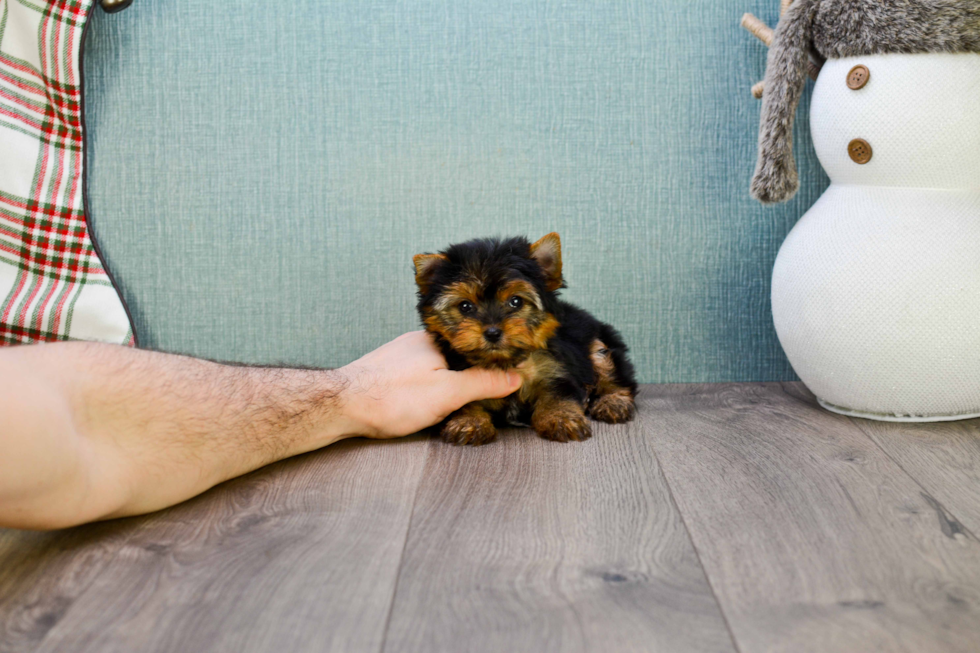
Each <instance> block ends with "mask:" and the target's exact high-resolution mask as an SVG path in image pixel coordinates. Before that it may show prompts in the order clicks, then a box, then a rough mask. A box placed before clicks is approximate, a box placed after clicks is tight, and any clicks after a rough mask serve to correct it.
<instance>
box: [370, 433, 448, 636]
mask: <svg viewBox="0 0 980 653" xmlns="http://www.w3.org/2000/svg"><path fill="white" fill-rule="evenodd" d="M435 444H436V442H435V440H434V439H431V438H430V440H429V446H427V447H426V448H425V460H424V461H423V462H422V472H421V473H420V474H419V482H418V485H416V486H415V494H414V496H412V509H411V510H410V511H409V513H408V528H406V529H405V541H404V542H402V551H401V553H400V554H399V556H398V567H397V568H396V570H395V585H394V586H393V587H392V588H391V602H390V603H389V604H388V615H387V616H386V617H385V625H384V633H383V634H382V636H381V646H380V647H378V653H384V651H385V648H387V646H388V630H389V629H390V628H391V617H392V615H393V614H394V612H395V597H396V596H398V582H399V581H400V580H401V578H402V565H403V564H405V551H407V550H408V540H409V538H410V537H411V535H412V525H413V524H414V523H415V507H416V505H418V501H419V493H421V492H422V481H423V480H424V479H425V468H426V466H427V465H428V463H429V458H430V457H431V456H432V447H433V446H435Z"/></svg>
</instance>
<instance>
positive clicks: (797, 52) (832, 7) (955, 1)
mask: <svg viewBox="0 0 980 653" xmlns="http://www.w3.org/2000/svg"><path fill="white" fill-rule="evenodd" d="M814 51H815V53H816V55H817V57H819V58H823V59H839V58H842V57H854V56H859V55H860V56H867V55H876V54H924V53H964V52H972V53H978V52H980V1H978V0H900V1H895V0H889V1H886V0H794V2H793V3H792V4H791V5H790V6H789V9H788V10H787V11H786V14H785V15H784V16H783V18H782V20H780V21H779V25H778V27H777V28H776V32H775V35H774V38H773V43H772V47H771V48H770V50H769V62H768V65H767V67H766V80H765V93H764V94H763V97H762V116H761V119H760V124H759V156H758V160H757V162H756V169H755V174H754V175H753V178H752V184H751V189H752V195H753V197H755V198H756V199H758V200H759V201H761V202H763V203H767V204H768V203H775V202H783V201H786V200H787V199H789V198H791V197H792V196H793V194H794V193H795V192H796V189H797V188H798V186H799V179H798V176H797V173H796V164H795V161H794V160H793V122H794V116H795V115H796V107H797V103H798V101H799V99H800V94H801V93H802V91H803V83H804V81H805V79H806V69H807V63H808V61H809V58H810V53H811V52H814Z"/></svg>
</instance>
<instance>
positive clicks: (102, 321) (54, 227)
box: [0, 0, 134, 345]
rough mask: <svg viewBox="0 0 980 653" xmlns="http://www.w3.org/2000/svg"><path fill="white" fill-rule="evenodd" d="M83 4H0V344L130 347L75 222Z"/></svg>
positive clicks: (119, 310) (9, 0)
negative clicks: (89, 342) (86, 342)
mask: <svg viewBox="0 0 980 653" xmlns="http://www.w3.org/2000/svg"><path fill="white" fill-rule="evenodd" d="M92 3H93V0H76V1H71V0H62V1H50V2H46V1H45V0H0V298H2V301H0V344H8V345H9V344H20V343H29V342H38V341H44V340H48V341H50V340H101V341H104V342H114V343H120V344H130V345H132V344H134V337H133V332H132V329H131V327H130V323H129V318H128V316H127V314H126V310H125V308H124V307H123V304H122V301H121V300H120V298H119V295H118V293H117V292H116V289H115V288H114V287H113V284H112V281H111V280H110V278H109V275H108V274H107V273H106V270H105V267H104V266H103V264H102V261H101V260H100V258H99V255H98V253H97V252H96V251H95V248H94V246H93V244H92V240H91V238H90V236H89V231H88V225H87V222H86V217H85V204H84V192H85V189H84V184H83V178H82V171H83V165H84V161H83V155H84V142H83V123H82V112H81V100H82V97H81V93H82V86H81V70H80V66H79V58H80V55H81V47H82V36H83V29H84V27H85V22H86V19H87V18H88V14H89V10H90V9H91V7H92Z"/></svg>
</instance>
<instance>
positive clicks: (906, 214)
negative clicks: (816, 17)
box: [772, 54, 980, 421]
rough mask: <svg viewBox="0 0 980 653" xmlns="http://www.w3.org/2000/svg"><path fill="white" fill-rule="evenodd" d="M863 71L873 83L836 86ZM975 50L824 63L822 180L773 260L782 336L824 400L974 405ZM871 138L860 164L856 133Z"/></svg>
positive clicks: (950, 414)
mask: <svg viewBox="0 0 980 653" xmlns="http://www.w3.org/2000/svg"><path fill="white" fill-rule="evenodd" d="M859 64H860V65H864V66H867V68H868V69H869V70H870V72H871V77H870V81H869V82H868V84H867V85H866V86H865V87H864V88H862V89H860V90H857V91H854V90H851V89H849V88H848V87H847V85H846V79H847V75H848V71H849V70H851V69H852V68H853V67H854V66H856V65H859ZM977 107H980V55H976V54H914V55H906V54H888V55H876V56H865V57H854V58H850V59H837V60H831V61H828V62H827V64H826V65H825V66H824V69H823V71H822V72H821V73H820V79H819V80H818V81H817V86H816V89H815V90H814V95H813V105H812V113H813V115H812V116H811V126H812V131H813V141H814V145H815V146H816V151H817V153H818V154H819V156H820V161H821V163H822V164H823V166H824V167H825V168H826V170H827V171H828V172H829V173H830V177H831V181H832V183H831V186H830V188H829V189H828V190H827V192H826V193H825V194H824V195H823V196H822V197H821V198H820V199H819V200H818V201H817V203H816V204H815V205H814V206H813V208H812V209H811V210H810V211H809V212H808V213H807V214H806V215H805V216H804V217H803V218H802V219H801V220H800V222H799V223H798V224H797V225H796V227H794V229H793V231H792V232H791V233H790V234H789V236H787V238H786V242H785V243H784V244H783V246H782V248H781V249H780V252H779V256H778V257H777V259H776V263H775V267H774V270H773V281H772V310H773V319H774V321H775V326H776V331H777V333H778V334H779V339H780V342H781V343H782V345H783V348H784V349H785V350H786V354H787V356H788V357H789V360H790V362H791V363H792V364H793V368H794V369H795V370H796V372H797V373H798V374H799V375H800V378H801V379H802V380H803V381H804V382H805V383H806V384H807V386H808V387H809V388H810V389H811V390H812V391H813V392H814V394H816V395H817V396H818V397H819V398H820V399H821V400H822V401H824V402H825V403H826V404H827V405H828V407H829V408H831V409H832V410H838V411H843V412H848V413H858V414H862V415H864V416H873V417H878V418H890V419H909V420H917V421H927V420H937V419H951V418H954V417H969V416H974V415H977V414H980V329H978V328H977V316H978V315H980V265H978V264H977V252H978V251H980V120H978V119H977ZM854 138H863V139H865V140H867V141H868V142H869V143H870V144H871V147H872V148H873V156H872V158H871V161H870V162H868V163H867V164H865V165H859V164H857V163H855V162H854V161H852V160H851V159H850V158H849V156H848V154H847V145H848V142H849V141H850V140H851V139H854Z"/></svg>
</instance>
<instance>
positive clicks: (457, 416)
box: [442, 406, 497, 446]
mask: <svg viewBox="0 0 980 653" xmlns="http://www.w3.org/2000/svg"><path fill="white" fill-rule="evenodd" d="M442 439H443V440H444V441H446V442H448V443H449V444H459V445H462V444H469V445H473V446H479V445H481V444H487V443H489V442H493V441H494V440H495V439H497V429H496V428H495V427H494V425H493V420H492V419H490V415H489V414H488V413H487V412H486V411H485V410H482V409H479V410H476V409H474V410H468V407H467V406H464V407H463V408H461V409H460V410H458V411H456V412H455V413H453V414H452V415H450V417H449V419H447V420H446V423H445V424H443V425H442Z"/></svg>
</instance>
